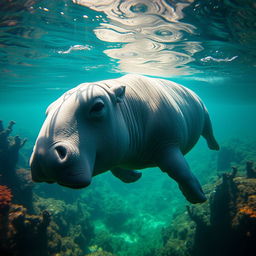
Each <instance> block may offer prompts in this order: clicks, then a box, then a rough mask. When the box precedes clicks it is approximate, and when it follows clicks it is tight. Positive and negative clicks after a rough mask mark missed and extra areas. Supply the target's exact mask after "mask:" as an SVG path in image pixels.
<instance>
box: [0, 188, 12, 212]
mask: <svg viewBox="0 0 256 256" xmlns="http://www.w3.org/2000/svg"><path fill="white" fill-rule="evenodd" d="M11 201H12V192H11V190H10V189H9V188H8V187H7V186H5V185H0V210H3V209H6V208H9V207H10V204H11Z"/></svg>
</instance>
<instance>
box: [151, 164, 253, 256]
mask: <svg viewBox="0 0 256 256" xmlns="http://www.w3.org/2000/svg"><path fill="white" fill-rule="evenodd" d="M246 168H248V164H247V165H246ZM250 168H253V167H252V165H250ZM246 171H247V170H245V172H246ZM245 172H243V173H244V174H245ZM238 173H240V171H239V169H238V168H237V167H232V172H230V173H223V174H222V176H221V178H219V179H218V180H217V181H216V182H215V183H214V184H209V185H208V186H207V187H206V188H205V189H204V190H205V191H206V192H207V197H208V198H209V200H208V202H206V203H204V204H201V205H193V206H188V207H187V214H181V215H178V216H177V217H176V218H174V220H173V224H172V226H170V228H169V231H168V232H165V233H164V234H163V242H164V246H163V248H161V249H160V250H159V251H158V252H157V253H156V254H155V255H161V256H169V255H179V256H183V255H191V256H198V255H208V256H216V255H218V256H225V255H236V256H243V255H247V256H252V255H254V254H255V250H256V244H255V237H256V190H255V188H256V179H254V178H247V177H236V175H237V174H238ZM175 222H176V223H178V224H175ZM202 241H203V242H202Z"/></svg>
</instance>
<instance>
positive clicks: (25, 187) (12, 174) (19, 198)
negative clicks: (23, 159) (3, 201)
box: [0, 120, 32, 211]
mask: <svg viewBox="0 0 256 256" xmlns="http://www.w3.org/2000/svg"><path fill="white" fill-rule="evenodd" d="M14 124H15V122H14V121H11V122H10V123H9V125H8V127H7V128H6V129H4V127H3V123H2V121H1V120H0V183H2V184H5V185H7V186H8V187H9V188H10V189H11V190H12V194H13V202H14V203H17V204H23V205H25V206H26V208H27V209H28V210H29V211H32V180H31V176H30V171H29V170H25V169H19V170H16V165H17V162H18V157H19V150H20V149H21V148H22V147H23V146H24V144H25V143H26V141H27V140H26V139H20V137H19V136H15V137H11V136H9V135H10V134H11V132H12V128H13V125H14Z"/></svg>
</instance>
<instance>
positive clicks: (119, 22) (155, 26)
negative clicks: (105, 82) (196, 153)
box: [0, 0, 256, 88]
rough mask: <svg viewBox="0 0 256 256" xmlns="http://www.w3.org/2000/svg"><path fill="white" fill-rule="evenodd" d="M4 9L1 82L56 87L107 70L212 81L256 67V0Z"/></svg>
mask: <svg viewBox="0 0 256 256" xmlns="http://www.w3.org/2000/svg"><path fill="white" fill-rule="evenodd" d="M0 8H1V18H0V19H1V20H0V24H1V44H0V63H1V70H0V72H1V73H0V75H1V81H2V82H1V84H2V86H1V87H13V86H17V85H19V86H21V85H22V86H25V87H33V88H34V87H46V88H48V87H50V88H55V83H57V84H59V83H63V84H66V82H67V79H68V80H69V81H70V80H71V82H73V81H75V82H76V81H78V80H83V81H84V80H86V79H88V80H93V79H94V78H95V76H97V78H98V77H100V73H102V72H104V73H111V75H112V76H115V74H116V73H124V72H125V73H126V72H135V73H140V74H146V75H152V76H163V77H167V78H170V77H177V76H184V75H187V76H188V75H190V76H193V77H192V79H194V80H195V79H197V80H201V81H202V80H204V81H205V80H206V81H208V80H211V79H223V78H224V79H225V78H226V77H228V76H243V75H246V76H247V77H249V76H253V72H254V70H255V52H256V50H255V48H256V29H255V22H256V18H255V17H256V3H255V1H253V0H251V1H250V0H247V1H245V0H233V1H231V0H230V1H227V0H226V1H218V0H214V1H203V0H202V1H194V0H182V1H175V0H174V1H167V0H152V1H148V0H131V1H120V0H119V1H117V0H98V1H97V0H96V1H90V0H88V1H87V0H73V2H72V1H71V0H70V1H68V0H66V1H64V0H63V1H45V0H43V1H34V0H27V1H25V0H22V1H15V0H13V1H7V0H4V1H1V3H0ZM74 74H75V75H76V79H71V78H70V76H73V77H74ZM207 76H209V77H210V78H209V79H208V78H207ZM213 77H214V78H213ZM77 78H79V79H77ZM97 78H96V79H97ZM36 79H39V81H37V84H34V83H33V82H32V81H34V80H36ZM250 80H252V79H251V78H250ZM49 81H50V83H49ZM58 86H59V85H58Z"/></svg>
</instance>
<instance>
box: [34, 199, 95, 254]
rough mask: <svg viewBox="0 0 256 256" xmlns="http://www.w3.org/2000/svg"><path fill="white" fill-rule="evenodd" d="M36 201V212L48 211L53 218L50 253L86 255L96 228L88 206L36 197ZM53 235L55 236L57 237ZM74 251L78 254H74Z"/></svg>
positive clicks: (78, 202)
mask: <svg viewBox="0 0 256 256" xmlns="http://www.w3.org/2000/svg"><path fill="white" fill-rule="evenodd" d="M35 200H36V201H35V202H34V209H35V212H37V213H40V212H42V211H45V210H47V211H48V212H49V213H50V215H51V218H52V222H51V225H50V227H49V228H50V233H49V232H48V235H49V237H51V238H49V241H52V242H50V246H49V247H50V251H51V252H54V253H58V252H61V253H62V255H65V256H68V255H81V254H82V252H84V253H85V252H86V251H87V247H88V245H89V243H90V241H91V239H92V237H93V236H94V228H93V226H92V224H91V220H90V213H89V211H88V209H87V207H86V205H82V203H81V202H80V201H77V202H75V203H73V204H66V203H65V202H64V201H62V200H56V199H53V198H41V197H39V196H36V197H35ZM51 234H55V237H54V236H53V235H51ZM56 238H57V239H56ZM72 251H73V252H74V251H76V253H75V254H72Z"/></svg>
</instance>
